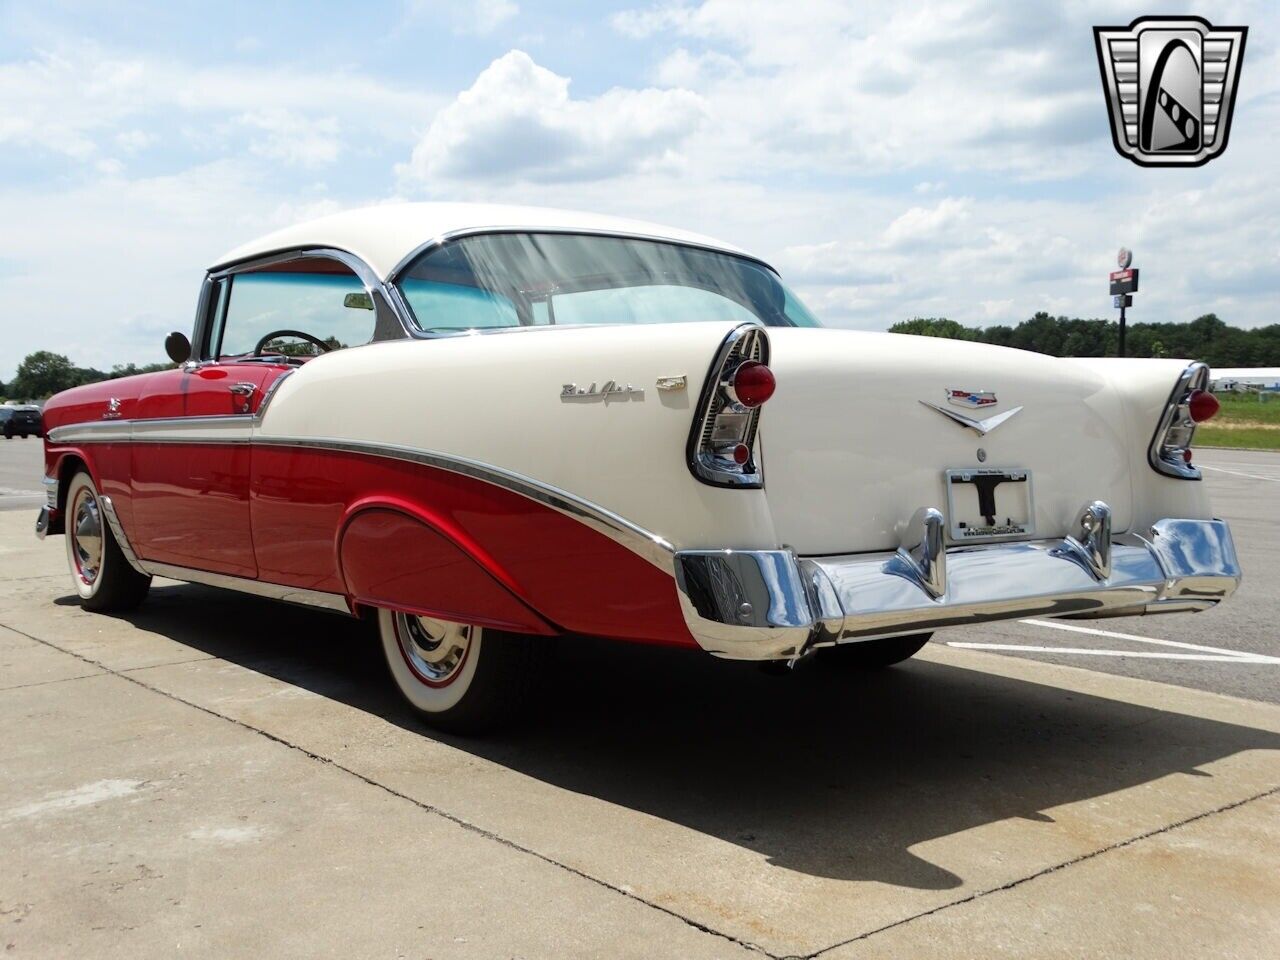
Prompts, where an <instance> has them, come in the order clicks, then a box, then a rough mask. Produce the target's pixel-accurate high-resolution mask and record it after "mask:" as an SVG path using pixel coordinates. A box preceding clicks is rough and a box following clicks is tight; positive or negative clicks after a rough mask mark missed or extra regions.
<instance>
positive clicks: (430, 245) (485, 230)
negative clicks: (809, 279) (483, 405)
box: [385, 226, 782, 340]
mask: <svg viewBox="0 0 1280 960" xmlns="http://www.w3.org/2000/svg"><path fill="white" fill-rule="evenodd" d="M512 233H553V234H558V235H561V236H580V237H613V238H615V239H618V240H646V241H649V242H651V243H665V244H669V245H671V246H675V247H687V248H689V249H690V250H704V251H706V252H708V253H718V254H720V255H721V256H725V257H736V258H737V259H739V260H745V261H747V262H748V263H754V264H756V265H757V266H760V267H763V268H764V269H765V270H768V271H769V272H770V273H772V274H773V275H774V276H775V277H778V279H779V280H781V279H782V277H781V274H779V273H778V271H777V270H775V269H774V268H773V266H772V265H770V264H768V263H766V262H765V261H763V260H761V259H760V258H758V257H753V256H752V255H751V254H749V253H742V252H740V251H736V250H727V249H725V248H724V247H717V246H713V245H711V244H706V243H697V242H695V241H692V240H674V239H672V238H670V237H661V236H654V235H651V234H647V233H629V232H626V231H621V230H600V229H594V230H593V229H591V228H589V227H536V226H534V227H466V228H463V229H460V230H450V231H448V232H447V233H442V234H440V235H438V236H436V237H433V238H432V239H430V240H428V241H426V242H425V243H422V244H419V245H418V246H417V247H415V248H414V249H413V251H412V252H411V253H409V254H408V255H407V256H405V257H402V258H401V259H400V262H399V263H397V264H396V265H395V266H394V267H392V268H391V270H390V272H388V273H387V277H386V280H385V285H386V287H387V289H388V290H389V291H391V293H392V295H394V297H395V304H394V309H395V310H396V312H397V313H398V314H399V315H400V318H401V323H402V324H403V325H404V327H405V329H406V330H407V331H408V333H409V336H410V337H413V338H414V339H415V340H439V339H441V338H445V337H465V336H474V335H475V334H476V333H477V332H479V333H483V334H490V333H498V332H501V331H504V330H505V331H509V330H513V329H521V330H527V329H532V328H531V327H524V326H521V327H518V328H515V327H495V328H491V329H483V330H478V331H477V330H457V331H451V332H449V333H438V332H437V333H428V332H427V331H425V330H423V329H422V328H421V327H419V326H418V324H417V323H416V322H415V321H414V319H413V310H412V309H411V308H410V306H409V304H408V302H407V301H406V300H405V299H404V296H403V295H402V294H401V292H400V285H399V283H398V281H399V279H400V274H401V273H402V272H403V271H404V270H405V269H406V268H407V267H408V266H409V265H410V264H411V263H413V261H414V260H416V259H417V258H418V257H419V256H422V255H423V254H425V253H427V252H428V251H430V250H434V249H435V248H437V247H443V246H445V244H448V243H452V242H453V241H454V240H461V239H463V238H465V237H484V236H493V235H495V234H512ZM762 326H763V324H762Z"/></svg>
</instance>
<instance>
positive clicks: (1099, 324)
mask: <svg viewBox="0 0 1280 960" xmlns="http://www.w3.org/2000/svg"><path fill="white" fill-rule="evenodd" d="M889 331H890V332H891V333H914V334H919V335H922V336H926V337H947V338H950V339H952V340H974V341H978V342H980V343H992V344H997V345H999V346H1002V347H1017V348H1018V349H1020V350H1034V351H1036V352H1037V353H1047V354H1050V355H1051V356H1055V357H1113V356H1115V355H1116V350H1117V347H1118V346H1119V339H1120V327H1119V324H1117V323H1116V322H1115V321H1114V320H1082V319H1080V318H1078V317H1054V316H1050V315H1049V314H1047V313H1037V314H1036V315H1035V316H1033V317H1031V319H1029V320H1023V321H1022V322H1021V323H1019V324H1018V325H1017V326H1016V327H1010V326H1006V325H1001V326H994V327H966V326H964V325H963V324H960V323H956V321H954V320H948V319H946V318H945V317H916V318H915V319H913V320H904V321H902V322H901V323H895V324H894V325H893V326H892V327H890V328H889ZM334 345H335V346H341V344H337V343H336V341H335V344H334ZM1125 346H1126V353H1128V355H1129V356H1131V357H1186V358H1188V359H1192V360H1203V361H1204V362H1206V363H1208V364H1209V365H1210V366H1213V367H1280V324H1271V325H1270V326H1267V327H1256V328H1254V329H1253V330H1242V329H1240V328H1239V327H1232V326H1228V325H1227V324H1226V323H1224V322H1223V321H1222V320H1219V319H1218V317H1217V316H1215V315H1214V314H1212V313H1206V314H1205V315H1204V316H1202V317H1197V318H1196V319H1195V320H1192V321H1191V322H1190V323H1131V324H1129V325H1128V334H1127V338H1126V343H1125ZM282 351H283V348H282ZM173 367H174V364H172V363H149V364H144V365H142V366H139V365H138V364H136V363H124V364H120V363H118V364H116V365H115V366H114V367H112V368H111V370H110V372H106V371H102V370H96V369H94V368H93V367H77V366H76V365H75V364H73V363H72V362H71V360H70V359H69V358H67V357H66V356H64V355H62V354H60V353H53V352H52V351H50V350H37V351H36V352H35V353H31V354H28V355H27V356H26V358H25V359H24V360H23V361H22V363H20V364H19V365H18V372H17V374H16V375H15V376H14V378H13V379H12V380H10V381H9V383H8V384H3V383H0V397H3V398H7V399H10V400H43V399H45V398H47V397H50V396H52V395H53V394H55V393H58V392H59V391H62V390H66V389H69V388H70V387H77V386H79V385H80V384H83V383H97V382H99V381H100V380H113V379H115V378H116V377H128V376H132V375H133V374H135V373H151V372H153V371H155V370H172V369H173Z"/></svg>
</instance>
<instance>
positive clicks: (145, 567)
mask: <svg viewBox="0 0 1280 960" xmlns="http://www.w3.org/2000/svg"><path fill="white" fill-rule="evenodd" d="M139 565H140V567H141V571H142V572H143V573H147V574H150V575H151V576H154V577H168V578H169V579H170V580H184V581H186V582H187V583H202V584H204V585H205V586H208V587H221V588H222V589H224V590H237V591H239V592H240V593H251V594H253V595H254V596H255V597H267V598H269V599H271V600H283V601H285V602H286V603H296V604H301V605H302V606H304V607H318V608H320V609H322V610H331V611H333V612H335V613H345V614H347V615H348V616H350V615H351V608H350V607H349V606H348V605H347V599H346V597H344V596H342V595H341V594H339V593H325V592H323V591H321V590H307V589H306V588H304V587H290V586H286V585H285V584H283V583H267V582H265V581H263V580H251V579H249V578H247V577H233V576H231V575H230V574H226V573H212V572H210V571H208V570H196V569H194V568H193V567H179V566H175V565H174V564H171V563H153V562H152V561H150V560H141V561H139Z"/></svg>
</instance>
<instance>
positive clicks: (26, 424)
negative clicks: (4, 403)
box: [0, 406, 44, 440]
mask: <svg viewBox="0 0 1280 960" xmlns="http://www.w3.org/2000/svg"><path fill="white" fill-rule="evenodd" d="M0 430H3V431H4V438H5V439H6V440H12V439H13V438H14V437H43V436H44V428H43V427H42V426H41V425H40V408H39V407H31V406H22V407H0Z"/></svg>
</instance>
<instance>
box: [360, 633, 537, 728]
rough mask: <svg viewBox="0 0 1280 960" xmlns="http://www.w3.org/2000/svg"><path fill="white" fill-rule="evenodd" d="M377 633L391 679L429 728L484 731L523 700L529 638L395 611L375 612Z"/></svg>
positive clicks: (529, 668) (530, 663) (530, 666)
mask: <svg viewBox="0 0 1280 960" xmlns="http://www.w3.org/2000/svg"><path fill="white" fill-rule="evenodd" d="M378 632H379V634H380V635H381V638H382V650H383V653H384V654H385V655H386V658H387V667H388V669H389V670H390V671H391V678H392V679H393V680H395V683H396V686H397V687H398V688H399V689H400V693H401V694H402V695H403V696H404V698H405V700H407V701H408V702H409V705H410V706H412V707H413V708H414V709H415V710H416V711H417V712H418V713H419V715H421V716H422V718H423V719H424V720H426V721H427V722H428V723H429V724H431V725H432V726H433V727H438V728H439V729H441V730H449V731H452V732H455V733H483V732H485V731H488V730H492V729H494V728H495V727H498V726H500V725H502V724H503V723H505V722H507V721H509V720H510V719H512V717H514V716H515V715H516V714H517V713H518V712H519V711H520V709H521V708H522V707H523V706H524V704H525V703H526V701H527V700H528V694H529V688H530V684H531V681H532V678H533V671H534V658H533V654H534V650H533V644H534V643H535V642H536V641H535V640H533V638H531V637H526V636H521V635H519V634H511V633H500V632H499V631H496V630H486V629H484V628H483V627H476V626H469V625H467V624H461V623H451V622H449V621H447V620H436V619H433V618H431V617H419V616H415V615H414V614H411V613H400V612H397V611H393V610H379V611H378Z"/></svg>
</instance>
